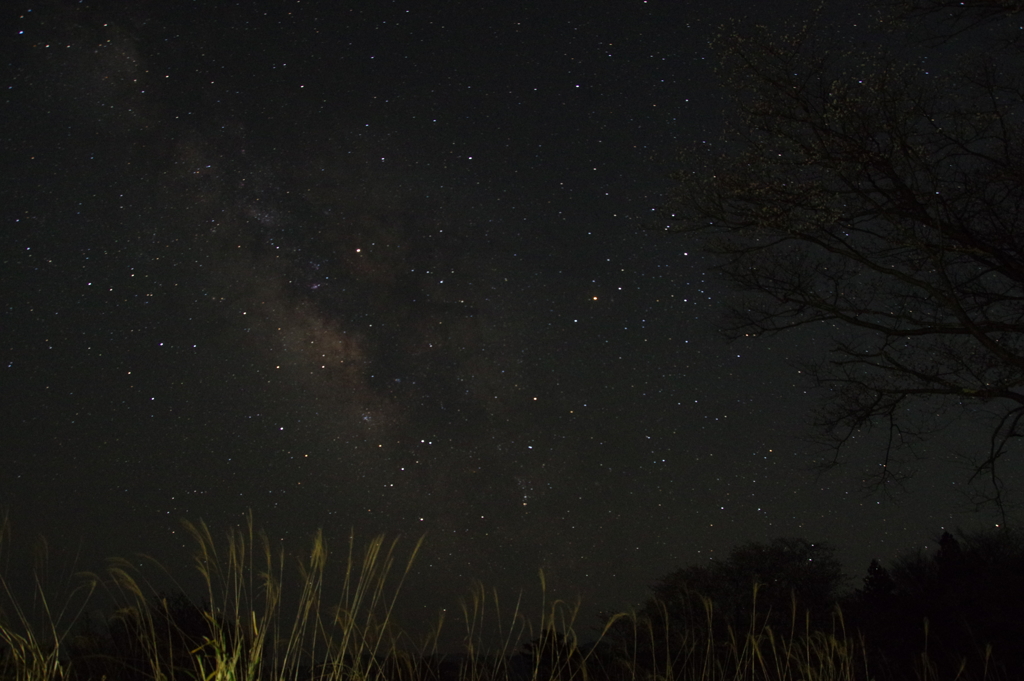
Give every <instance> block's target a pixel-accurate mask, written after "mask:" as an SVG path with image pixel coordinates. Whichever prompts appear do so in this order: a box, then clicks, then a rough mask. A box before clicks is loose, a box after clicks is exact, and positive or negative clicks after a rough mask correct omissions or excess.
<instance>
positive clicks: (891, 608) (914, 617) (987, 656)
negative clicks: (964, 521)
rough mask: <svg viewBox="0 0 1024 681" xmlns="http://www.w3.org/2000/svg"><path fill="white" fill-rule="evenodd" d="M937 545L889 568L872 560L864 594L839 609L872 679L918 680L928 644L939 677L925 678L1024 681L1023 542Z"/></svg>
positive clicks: (983, 536)
mask: <svg viewBox="0 0 1024 681" xmlns="http://www.w3.org/2000/svg"><path fill="white" fill-rule="evenodd" d="M938 543H939V548H938V551H935V552H934V553H930V554H925V553H913V554H909V555H907V556H904V557H903V558H900V559H898V560H897V561H895V562H894V563H893V565H892V566H891V567H890V568H886V567H884V566H882V564H881V563H879V562H878V561H873V562H872V563H871V566H870V567H869V568H868V575H867V577H865V578H864V586H863V588H861V589H859V590H858V591H857V592H856V593H854V594H853V595H852V596H851V597H848V598H847V599H846V600H845V602H844V604H843V612H844V614H845V615H846V624H847V627H848V628H849V629H851V630H857V631H859V632H860V633H861V634H863V636H864V641H865V644H866V645H867V647H868V651H867V652H868V655H867V659H868V660H870V661H871V666H872V667H873V669H872V671H873V673H874V674H875V677H876V678H884V677H885V676H886V674H885V673H884V672H888V674H889V675H891V676H895V677H896V678H915V676H916V675H917V676H919V674H916V673H917V672H920V671H922V670H921V669H920V667H919V666H918V665H919V664H920V663H921V649H922V642H923V641H925V640H927V641H928V642H929V645H928V649H929V651H930V652H929V655H930V658H931V660H932V662H933V663H934V664H935V665H936V669H937V670H943V673H942V674H936V673H934V670H932V673H930V674H929V677H930V678H951V679H952V678H954V677H956V676H957V674H958V673H959V674H960V676H959V677H958V678H985V677H986V675H985V670H987V671H988V675H987V678H1007V679H1011V678H1024V676H1022V675H1024V647H1021V644H1020V642H1021V640H1024V619H1022V618H1021V612H1022V611H1024V538H1022V536H1021V535H1020V534H1019V533H1011V532H1007V531H998V532H993V531H987V532H979V533H974V534H967V535H961V536H960V538H959V539H957V538H956V537H954V536H953V535H952V534H950V533H948V532H946V533H944V534H943V535H942V537H941V539H940V540H939V542H938ZM961 665H964V667H963V669H962V670H961ZM958 670H960V671H958Z"/></svg>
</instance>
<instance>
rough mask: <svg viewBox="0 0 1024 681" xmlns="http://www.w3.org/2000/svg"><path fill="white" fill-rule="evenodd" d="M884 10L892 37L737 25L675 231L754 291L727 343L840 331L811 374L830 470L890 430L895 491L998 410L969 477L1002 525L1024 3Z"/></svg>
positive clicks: (1014, 369)
mask: <svg viewBox="0 0 1024 681" xmlns="http://www.w3.org/2000/svg"><path fill="white" fill-rule="evenodd" d="M889 10H890V11H889V12H888V14H887V15H886V17H887V18H886V21H887V22H888V28H890V29H893V28H894V29H897V30H891V31H888V32H885V31H879V32H878V33H877V35H869V34H868V33H867V32H863V33H862V34H861V35H860V37H859V39H857V40H855V39H853V38H851V37H849V35H848V32H847V28H845V27H843V28H842V30H840V29H836V28H830V27H829V26H827V25H825V23H824V22H823V21H822V19H821V17H820V16H816V17H815V18H814V19H813V20H812V21H810V22H808V23H807V24H805V25H803V26H801V27H799V28H798V29H797V30H795V31H794V32H792V33H791V34H789V35H779V34H778V33H773V32H770V31H769V30H768V29H766V28H756V29H753V30H751V31H748V32H746V33H742V34H741V33H739V32H733V33H729V34H727V35H723V36H722V37H721V38H720V40H719V43H718V46H719V49H720V52H721V54H722V55H723V65H722V67H721V75H722V77H723V81H724V83H725V85H726V86H727V88H728V89H729V91H730V92H731V93H732V95H733V100H732V101H733V108H732V111H733V113H734V115H733V116H732V118H731V119H730V121H729V125H728V128H727V132H726V133H725V136H724V138H723V139H722V140H721V142H719V143H716V144H714V145H709V144H703V145H700V146H698V147H697V148H695V149H694V150H693V153H692V154H691V155H689V156H688V157H687V159H686V163H687V164H688V167H687V169H686V170H685V171H683V172H680V173H679V174H678V176H677V179H678V183H677V185H676V189H675V191H674V193H673V195H672V196H671V197H670V200H669V202H668V204H667V206H666V211H665V213H666V215H665V217H666V218H667V223H668V227H667V229H669V230H671V231H677V232H684V233H687V234H692V235H700V237H701V238H702V240H703V243H704V244H706V246H707V248H708V250H710V251H711V252H713V253H715V254H718V255H719V256H720V257H721V260H720V262H721V270H722V272H723V273H724V274H725V276H726V277H727V278H728V279H730V280H731V281H733V282H735V283H736V284H738V285H739V287H740V289H741V290H743V291H746V292H747V294H748V295H746V296H745V297H744V298H743V299H742V302H741V303H740V304H739V305H737V306H735V308H734V309H733V310H732V312H731V315H730V317H729V322H728V326H727V329H726V333H727V334H728V335H730V336H732V337H740V336H754V335H761V334H775V333H779V332H782V331H786V330H789V329H794V328H796V327H804V326H807V325H810V324H816V325H819V326H820V327H822V328H824V329H827V330H828V333H829V337H830V338H831V345H830V348H829V351H828V353H827V356H826V357H824V358H822V360H821V361H820V362H817V363H815V364H813V366H810V367H809V369H810V373H811V375H813V376H814V378H815V380H816V381H817V382H818V384H819V385H821V386H823V387H826V388H827V389H828V392H827V398H826V399H825V401H824V402H823V404H822V407H821V409H820V411H819V412H818V413H817V422H818V425H819V426H821V427H822V432H823V434H824V437H825V439H826V440H827V441H828V443H829V445H830V448H831V451H832V455H830V457H829V458H828V463H829V464H835V463H838V462H840V461H841V460H842V454H843V452H844V451H845V447H846V446H847V445H848V444H849V442H850V440H851V438H854V437H857V436H858V435H859V434H861V433H865V432H867V431H869V430H871V429H873V428H881V432H882V433H883V434H884V443H883V445H882V446H881V449H882V454H881V459H880V461H879V466H878V469H877V470H878V473H877V476H875V480H874V481H875V482H877V483H885V482H888V481H892V480H895V479H898V478H899V477H900V476H901V475H902V469H901V466H900V464H901V462H905V460H906V459H905V457H904V456H902V455H901V453H906V452H907V451H908V448H912V445H913V444H914V443H916V442H918V441H919V440H920V438H922V437H923V436H925V435H927V434H928V433H930V432H933V430H934V429H935V428H936V427H938V426H939V425H941V424H942V423H944V422H947V421H948V420H949V417H950V416H951V415H953V414H954V413H955V412H959V413H960V415H967V416H969V417H971V418H982V419H984V418H991V419H992V420H991V422H987V423H986V427H987V428H988V431H987V432H988V437H987V442H986V443H985V444H984V446H983V447H979V448H978V450H977V451H976V452H975V455H976V458H974V459H973V460H972V466H973V475H972V482H974V483H976V484H975V486H974V490H975V493H976V495H977V496H976V497H975V501H977V502H978V503H979V504H984V503H994V504H995V505H996V506H997V507H998V508H999V509H1000V510H1002V511H1003V513H1004V519H1005V496H1004V492H1005V485H1004V482H1003V479H1002V478H1001V477H1000V474H999V471H1000V470H1002V469H1000V468H999V467H998V466H997V464H998V463H999V462H1000V460H1001V459H1003V457H1004V456H1005V455H1006V454H1007V453H1008V451H1010V448H1011V445H1012V443H1013V441H1014V440H1015V438H1018V437H1020V436H1021V435H1022V434H1024V422H1022V417H1024V210H1022V209H1024V145H1022V141H1024V137H1022V132H1024V129H1022V124H1024V118H1022V116H1024V59H1022V57H1024V47H1022V43H1024V41H1020V40H1019V39H1018V38H1017V34H1019V33H1021V30H1020V25H1021V20H1022V17H1024V7H1022V3H1020V2H999V1H997V0H991V1H989V2H984V1H979V0H975V1H974V2H970V3H966V4H965V3H959V2H947V1H944V0H905V1H900V2H893V3H890V7H889ZM908 17H909V18H910V19H912V21H911V22H910V23H909V24H902V23H900V22H901V21H904V20H906V21H910V19H908ZM904 29H905V30H904ZM911 29H913V30H911ZM857 30H861V31H863V29H862V28H858V29H857ZM1004 461H1005V459H1004Z"/></svg>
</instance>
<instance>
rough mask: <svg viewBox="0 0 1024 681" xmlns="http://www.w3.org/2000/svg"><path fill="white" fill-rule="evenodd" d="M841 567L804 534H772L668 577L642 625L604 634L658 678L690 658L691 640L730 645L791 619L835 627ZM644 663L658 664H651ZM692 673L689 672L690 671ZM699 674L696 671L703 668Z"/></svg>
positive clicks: (781, 627)
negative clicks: (772, 537) (732, 639)
mask: <svg viewBox="0 0 1024 681" xmlns="http://www.w3.org/2000/svg"><path fill="white" fill-rule="evenodd" d="M843 582H844V578H843V574H842V566H841V564H840V563H839V561H838V560H837V559H836V558H835V552H834V550H833V549H832V547H831V546H829V545H828V544H823V543H814V542H810V541H807V540H806V539H775V540H773V541H771V542H769V543H749V544H744V545H742V546H739V547H736V548H734V549H733V550H732V551H731V552H730V554H729V556H728V557H727V558H726V559H725V560H723V561H713V562H708V563H704V564H701V565H690V566H688V567H684V568H681V569H679V570H676V571H675V572H672V573H670V574H668V575H665V576H664V577H662V578H661V579H659V580H658V581H657V583H656V584H655V585H654V586H653V587H652V589H651V590H652V592H653V594H652V596H651V598H650V599H648V601H647V602H646V603H645V604H644V606H643V608H642V609H641V611H640V613H639V625H640V628H641V629H645V628H646V629H648V630H649V632H648V633H645V634H644V635H641V636H637V635H636V634H635V632H634V630H633V624H632V623H631V622H628V621H621V622H618V623H616V626H613V627H612V628H611V629H610V631H609V635H608V637H607V639H608V640H609V642H610V643H611V645H613V646H614V647H615V648H616V650H617V652H618V654H619V655H620V656H621V657H623V658H625V659H629V660H636V662H635V663H634V664H637V665H639V666H640V667H641V668H643V669H644V671H646V672H648V673H650V674H653V675H655V676H658V675H664V674H666V673H668V670H669V669H671V668H675V672H674V673H677V674H678V673H680V672H681V671H682V670H681V668H682V667H685V665H686V664H688V663H692V660H690V661H687V660H685V659H683V657H685V655H686V651H688V650H692V649H693V645H694V642H697V647H698V648H700V647H702V646H703V645H705V644H706V642H707V641H709V640H713V641H717V642H720V643H721V644H722V645H726V644H727V643H728V641H729V640H730V637H731V636H732V635H735V636H738V637H740V638H741V639H742V638H743V637H744V636H746V635H747V633H748V632H751V633H754V632H759V631H762V630H763V628H764V627H766V626H767V627H771V628H772V629H774V630H775V631H777V632H785V633H788V632H790V631H791V628H792V626H793V625H794V623H797V624H798V625H799V626H800V627H803V626H804V623H805V622H807V623H808V624H809V625H810V626H811V627H812V628H820V627H826V626H828V625H829V624H830V620H831V615H832V610H833V606H834V605H835V603H836V602H837V600H838V599H839V596H840V589H841V587H842V585H843ZM645 665H654V667H656V668H654V667H652V668H649V669H648V668H646V667H645ZM691 671H692V670H691ZM698 671H699V670H698Z"/></svg>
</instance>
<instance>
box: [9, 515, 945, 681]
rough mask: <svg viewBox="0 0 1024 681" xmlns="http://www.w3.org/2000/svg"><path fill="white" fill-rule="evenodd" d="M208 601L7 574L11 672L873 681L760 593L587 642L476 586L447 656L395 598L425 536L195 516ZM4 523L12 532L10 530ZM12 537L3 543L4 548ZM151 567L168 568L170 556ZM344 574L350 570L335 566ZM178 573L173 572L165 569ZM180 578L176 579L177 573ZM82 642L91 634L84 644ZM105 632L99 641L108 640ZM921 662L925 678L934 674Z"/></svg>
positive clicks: (854, 652) (557, 620)
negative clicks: (276, 531) (416, 628)
mask: <svg viewBox="0 0 1024 681" xmlns="http://www.w3.org/2000/svg"><path fill="white" fill-rule="evenodd" d="M186 528H187V529H188V532H189V534H190V535H191V537H192V539H193V541H194V543H195V550H194V568H195V570H196V571H197V573H198V576H199V578H200V583H201V584H202V590H203V593H202V596H201V602H200V603H198V604H197V603H195V602H192V601H189V600H188V599H185V598H183V597H182V596H180V595H179V596H177V597H175V596H171V595H168V594H167V593H165V592H162V591H160V590H159V589H158V588H157V587H156V585H155V583H154V582H151V581H150V579H149V578H148V577H147V576H146V573H145V570H144V569H142V568H140V567H139V566H138V564H136V563H133V562H129V561H124V560H118V561H114V562H113V563H112V564H111V565H110V567H109V569H108V570H107V573H106V574H105V576H104V577H103V579H100V578H99V577H97V576H83V577H82V581H81V586H80V587H79V588H78V590H73V591H71V594H72V596H73V598H72V599H71V600H70V601H69V602H68V603H69V604H68V605H66V606H63V607H62V608H60V609H56V610H55V609H52V608H51V607H50V603H51V602H50V601H48V600H47V598H46V594H45V593H43V592H44V588H43V582H42V581H41V580H39V579H37V580H36V582H35V585H36V586H35V589H36V590H35V592H34V593H33V594H31V599H30V600H31V601H32V604H33V605H32V607H31V608H29V607H26V606H25V605H23V604H22V603H21V602H20V601H19V600H18V597H17V594H15V593H14V592H13V590H12V589H11V588H10V587H9V585H8V583H7V582H6V581H4V580H3V578H2V577H0V596H2V597H3V600H2V603H0V681H65V680H66V681H86V680H87V679H95V680H96V681H555V680H557V681H855V680H857V681H860V680H866V679H869V678H870V676H869V673H868V665H867V660H866V657H865V653H864V649H863V645H862V644H861V642H860V640H859V639H858V638H857V637H855V636H850V635H848V634H847V632H846V631H845V627H844V623H843V620H842V616H841V613H838V612H837V613H836V616H835V617H834V618H833V625H832V628H831V630H829V631H818V630H814V629H812V627H811V624H810V620H809V619H808V618H806V617H803V618H801V616H800V613H799V610H798V608H797V607H796V604H795V603H794V604H793V610H792V617H791V618H790V626H789V627H788V630H786V631H776V630H773V629H772V628H771V627H770V626H768V625H767V624H766V622H767V621H768V620H767V618H766V617H763V616H760V614H759V613H758V612H757V590H756V588H755V589H754V592H753V598H752V608H753V610H752V613H751V618H750V621H751V622H752V623H753V624H751V626H750V628H749V630H747V631H743V632H738V631H734V630H733V629H732V628H728V627H726V628H724V629H723V628H722V627H721V626H718V625H717V621H716V617H715V611H714V605H713V604H712V603H711V602H710V601H707V600H705V601H704V603H703V606H704V608H703V613H697V615H698V616H699V617H700V618H702V621H696V622H691V623H689V625H687V626H679V623H678V622H674V623H672V622H670V620H671V618H670V617H669V613H668V611H667V610H666V608H665V606H661V608H660V610H659V609H658V608H654V609H649V610H648V611H646V612H643V613H635V612H633V613H618V614H615V615H613V616H611V617H607V618H606V619H605V624H604V626H603V628H602V629H601V630H600V631H596V632H595V633H594V634H593V635H592V636H591V637H590V640H587V641H584V640H583V639H582V638H581V635H580V633H579V632H580V630H581V627H580V624H579V622H578V621H577V617H578V614H579V604H578V603H573V602H568V601H564V600H559V599H554V600H548V596H547V590H546V585H545V582H544V576H543V573H541V595H542V605H541V608H540V614H539V615H537V616H535V617H533V618H529V617H527V616H526V615H525V612H524V607H523V603H522V599H521V597H520V598H518V599H515V600H513V601H512V602H511V603H510V604H509V606H508V607H504V604H503V603H502V602H501V600H500V599H499V596H498V593H497V592H496V591H494V590H490V591H488V590H487V589H486V588H485V587H484V586H483V585H480V584H477V585H475V586H473V587H471V588H470V590H469V593H468V595H467V598H466V599H465V600H464V601H463V602H462V607H461V619H462V626H464V632H463V633H462V634H461V639H462V650H461V652H460V653H458V654H449V655H447V656H446V655H442V654H440V653H439V650H438V641H439V637H440V635H441V631H442V628H443V627H444V626H448V625H449V623H446V622H445V621H444V619H443V618H439V619H438V621H437V623H436V624H435V625H434V626H433V628H432V629H431V630H430V631H428V632H425V633H423V634H421V637H420V638H413V637H412V636H410V635H409V634H408V633H407V632H405V631H403V630H402V629H401V628H400V627H399V626H398V623H397V622H396V605H397V604H398V603H399V598H400V595H401V592H402V587H403V584H404V583H405V580H406V578H407V576H408V575H409V572H410V569H411V567H412V565H413V562H414V560H415V558H416V555H417V553H418V552H419V550H420V547H421V543H422V540H421V541H420V542H417V543H415V544H414V545H413V546H412V547H411V548H410V549H408V550H405V551H399V545H398V542H397V541H386V540H385V539H384V538H383V537H377V538H374V539H372V540H370V541H369V542H368V543H366V544H365V545H362V546H359V545H357V542H356V540H355V538H354V537H351V536H350V537H349V541H348V544H347V546H346V547H345V549H344V550H343V551H342V552H341V554H340V555H339V556H337V557H334V556H332V554H331V552H330V551H329V549H328V546H327V543H326V541H325V539H324V537H323V535H322V534H321V533H317V534H316V535H315V536H314V538H313V540H312V542H311V546H310V548H309V550H308V552H307V553H306V554H305V555H304V556H302V558H301V560H299V561H298V565H297V566H296V567H295V569H294V573H291V572H290V569H291V564H292V561H290V560H288V559H286V556H285V554H284V552H283V550H281V549H276V550H275V549H272V548H271V544H270V542H269V541H268V539H267V537H266V535H265V534H263V533H261V532H258V531H256V530H255V529H254V527H253V523H252V520H251V518H250V520H249V522H248V523H247V525H246V526H245V527H243V528H242V529H240V530H237V529H236V530H232V531H231V532H229V533H228V534H227V536H226V538H225V539H224V540H222V541H217V540H215V538H214V536H213V533H212V532H211V531H210V529H209V527H207V526H206V525H205V524H203V523H198V524H187V525H186ZM6 531H7V525H6V524H4V525H2V532H0V540H6ZM4 545H6V541H0V551H2V549H3V546H4ZM151 565H152V566H153V567H155V568H157V569H159V566H158V565H157V563H156V562H155V561H151ZM335 571H336V572H335ZM168 575H169V573H167V572H166V571H164V573H163V575H162V577H167V576H168ZM164 581H166V580H164ZM97 584H103V585H104V587H105V589H106V593H107V594H109V596H110V598H111V599H112V602H113V603H114V604H115V607H114V609H113V612H112V614H111V616H110V617H109V618H108V619H107V622H106V632H104V633H103V634H102V635H94V636H93V638H92V640H93V642H94V643H95V645H92V646H91V647H89V646H85V645H83V644H82V643H81V641H82V640H84V639H86V638H88V637H85V636H83V635H82V634H81V633H79V634H77V635H76V634H75V633H74V632H73V630H72V629H73V623H74V621H75V620H76V618H78V617H79V616H80V615H81V613H82V612H84V609H85V605H86V603H87V602H88V598H89V597H90V596H91V595H92V594H93V591H94V590H95V588H96V585H97ZM76 641H77V643H76ZM97 641H99V643H97ZM935 671H936V670H935V669H934V665H930V664H929V662H928V659H927V657H926V656H925V657H922V664H921V666H920V672H919V678H922V679H927V678H934V675H935Z"/></svg>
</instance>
